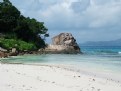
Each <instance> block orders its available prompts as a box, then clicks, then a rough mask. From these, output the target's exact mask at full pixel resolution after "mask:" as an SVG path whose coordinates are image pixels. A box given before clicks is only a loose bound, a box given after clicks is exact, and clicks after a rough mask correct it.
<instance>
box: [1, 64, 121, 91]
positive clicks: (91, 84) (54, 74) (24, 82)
mask: <svg viewBox="0 0 121 91" xmlns="http://www.w3.org/2000/svg"><path fill="white" fill-rule="evenodd" d="M0 91H121V83H120V82H115V81H113V80H108V79H104V78H98V77H96V76H91V75H85V74H82V73H79V72H75V71H72V70H69V69H65V68H64V67H61V66H60V67H59V66H52V65H48V66H47V65H41V66H36V65H22V64H0Z"/></svg>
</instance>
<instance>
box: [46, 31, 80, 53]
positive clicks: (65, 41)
mask: <svg viewBox="0 0 121 91" xmlns="http://www.w3.org/2000/svg"><path fill="white" fill-rule="evenodd" d="M45 51H48V52H52V53H81V51H80V48H79V45H78V44H77V43H76V39H75V38H74V37H73V35H72V34H71V33H60V34H59V35H57V36H55V37H53V38H52V44H51V45H48V46H47V47H46V49H45Z"/></svg>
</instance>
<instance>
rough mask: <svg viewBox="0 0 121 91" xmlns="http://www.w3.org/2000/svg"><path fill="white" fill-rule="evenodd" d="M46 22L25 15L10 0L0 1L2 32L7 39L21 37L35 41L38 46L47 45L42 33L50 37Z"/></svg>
mask: <svg viewBox="0 0 121 91" xmlns="http://www.w3.org/2000/svg"><path fill="white" fill-rule="evenodd" d="M47 31H48V29H47V28H46V27H45V26H44V22H39V21H37V20H36V19H34V18H32V19H31V18H29V17H24V16H23V15H22V14H21V12H20V11H19V10H18V9H17V8H16V7H15V6H13V5H12V3H11V2H10V1H9V0H3V2H0V33H2V34H5V35H6V36H5V38H7V39H19V40H23V41H25V42H28V43H33V44H35V45H36V47H38V48H40V47H45V42H44V40H43V39H42V38H41V36H40V35H44V36H45V37H49V34H48V33H47Z"/></svg>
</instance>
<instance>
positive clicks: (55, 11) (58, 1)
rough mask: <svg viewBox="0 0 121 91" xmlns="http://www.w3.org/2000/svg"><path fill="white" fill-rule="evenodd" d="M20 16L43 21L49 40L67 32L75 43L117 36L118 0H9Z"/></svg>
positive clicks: (120, 14) (120, 2)
mask: <svg viewBox="0 0 121 91" xmlns="http://www.w3.org/2000/svg"><path fill="white" fill-rule="evenodd" d="M10 1H11V2H12V3H13V5H15V6H16V7H17V8H18V9H19V10H20V11H21V13H22V14H23V15H25V16H26V17H28V16H29V17H31V18H35V19H37V20H38V21H40V22H44V23H45V26H46V27H47V28H48V32H49V34H50V38H47V42H50V39H51V38H52V37H53V36H55V35H57V34H59V33H62V32H70V33H72V34H73V36H74V37H75V38H76V39H77V42H78V43H83V42H86V41H108V40H115V39H119V38H121V0H10Z"/></svg>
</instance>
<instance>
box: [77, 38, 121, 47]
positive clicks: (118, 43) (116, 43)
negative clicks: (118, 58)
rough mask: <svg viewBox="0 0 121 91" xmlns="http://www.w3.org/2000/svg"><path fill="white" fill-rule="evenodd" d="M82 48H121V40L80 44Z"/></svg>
mask: <svg viewBox="0 0 121 91" xmlns="http://www.w3.org/2000/svg"><path fill="white" fill-rule="evenodd" d="M79 45H80V46H121V39H117V40H112V41H97V42H94V41H88V42H86V43H82V44H79Z"/></svg>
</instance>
